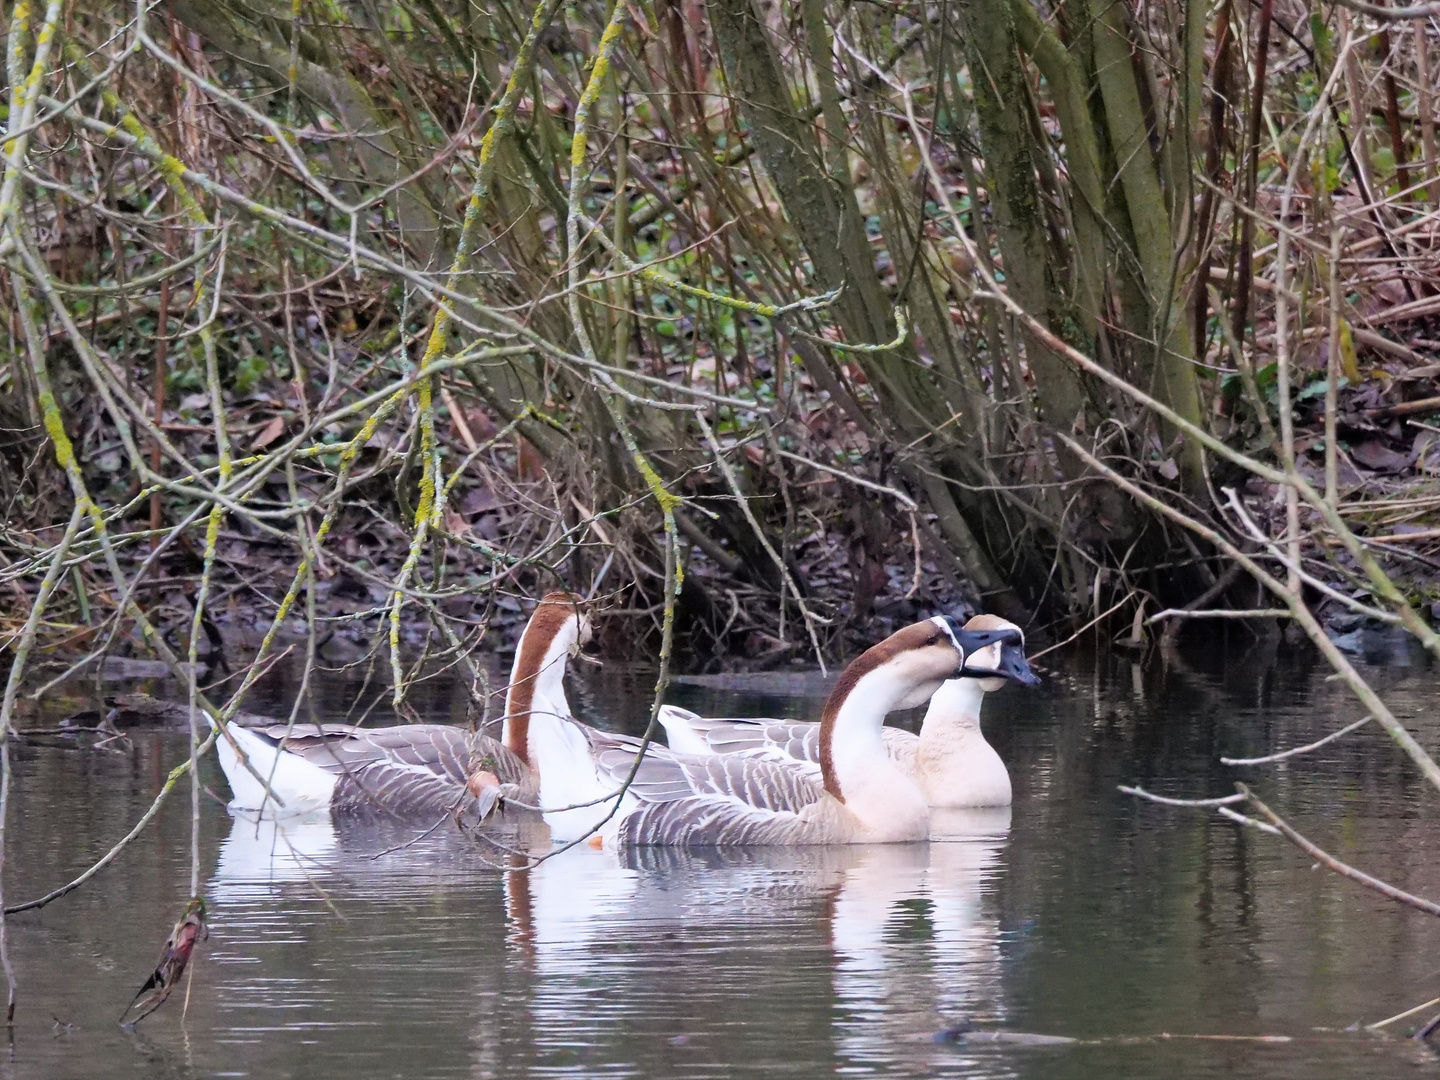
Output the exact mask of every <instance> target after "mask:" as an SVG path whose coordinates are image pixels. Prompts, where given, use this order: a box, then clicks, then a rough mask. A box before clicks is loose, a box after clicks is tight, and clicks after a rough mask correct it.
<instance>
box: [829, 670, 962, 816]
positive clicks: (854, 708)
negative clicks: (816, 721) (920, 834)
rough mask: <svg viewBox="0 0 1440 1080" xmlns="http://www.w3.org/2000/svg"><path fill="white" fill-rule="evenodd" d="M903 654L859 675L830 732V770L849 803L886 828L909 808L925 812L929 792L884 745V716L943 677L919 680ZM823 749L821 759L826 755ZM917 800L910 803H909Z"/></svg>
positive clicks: (930, 689)
mask: <svg viewBox="0 0 1440 1080" xmlns="http://www.w3.org/2000/svg"><path fill="white" fill-rule="evenodd" d="M906 660H907V658H906V657H905V656H904V655H901V656H897V657H896V658H894V659H893V660H890V661H889V662H887V663H885V664H882V665H881V666H880V667H878V668H876V669H875V670H874V671H871V672H868V673H867V674H865V675H863V676H862V677H861V678H860V679H859V681H857V682H856V683H855V685H854V687H853V688H852V689H851V691H850V693H849V694H847V695H846V697H845V700H844V701H843V702H842V703H841V704H840V707H839V709H837V710H836V712H835V717H834V723H833V725H832V727H831V730H830V731H829V732H823V731H822V734H821V738H822V739H823V738H824V737H825V735H826V734H828V735H829V737H830V746H829V751H830V752H829V765H830V770H831V774H832V775H831V776H829V777H827V781H831V780H833V783H829V782H827V784H826V787H827V788H830V789H831V790H832V792H833V791H834V790H835V789H836V788H837V787H838V789H839V791H840V793H841V796H842V798H843V799H844V802H845V807H846V809H848V810H849V811H850V812H851V813H852V814H854V815H855V816H856V817H857V818H859V819H860V820H861V821H862V822H863V823H864V824H865V825H867V826H869V827H871V828H875V829H881V830H884V829H885V828H886V827H887V826H888V825H889V824H891V823H893V822H894V821H896V820H897V819H899V818H903V817H905V816H906V815H908V814H914V813H917V812H918V813H920V814H922V815H924V814H925V813H926V812H927V811H926V809H925V797H924V795H923V794H922V793H921V792H920V790H919V788H917V787H916V786H915V784H914V782H913V781H912V780H911V779H910V778H909V777H908V776H906V775H905V774H904V773H903V772H901V771H900V769H899V768H898V767H896V765H895V764H894V762H893V761H892V760H891V758H890V755H889V754H888V753H886V751H885V744H884V739H883V736H882V734H881V729H882V728H883V727H884V723H885V716H886V714H887V713H890V712H892V711H893V710H895V709H896V708H899V707H901V706H903V705H905V704H907V703H908V702H909V701H910V700H913V699H914V698H916V697H917V696H920V695H925V694H928V693H930V692H933V691H934V690H935V688H936V687H937V685H938V683H939V680H938V679H935V680H924V679H923V677H921V678H920V679H919V681H918V683H917V678H916V673H915V672H914V671H912V670H910V669H911V667H912V665H911V664H909V663H907V662H906ZM824 756H825V755H824V753H823V750H822V761H823V760H824ZM912 803H913V804H914V805H911V804H912Z"/></svg>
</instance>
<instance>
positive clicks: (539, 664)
mask: <svg viewBox="0 0 1440 1080" xmlns="http://www.w3.org/2000/svg"><path fill="white" fill-rule="evenodd" d="M588 637H589V621H588V619H587V618H586V617H585V616H584V614H583V612H582V611H581V609H580V601H579V599H578V598H577V597H575V596H573V595H571V594H569V593H562V592H553V593H548V594H546V595H545V596H544V597H542V598H541V600H540V603H539V604H538V605H536V608H535V610H534V612H532V613H531V616H530V620H529V622H528V623H526V626H525V630H524V632H523V633H522V634H521V636H520V643H519V645H518V647H517V648H516V650H515V663H514V666H513V668H512V669H511V673H510V685H509V687H508V688H507V690H506V697H505V720H504V727H503V729H502V732H501V738H500V739H499V740H497V739H495V738H493V737H491V736H489V735H484V734H480V733H477V732H472V731H469V730H467V729H465V728H462V727H455V726H453V725H449V724H402V725H400V726H397V727H387V728H364V727H357V726H355V725H353V724H293V725H291V724H270V725H268V726H265V727H256V728H243V727H240V726H239V725H237V724H229V725H227V727H226V731H227V733H228V735H229V738H221V739H219V740H218V741H217V743H216V749H217V752H218V754H219V757H220V766H221V768H222V769H223V770H224V771H225V778H226V779H227V780H228V781H229V782H230V790H231V792H232V794H233V795H234V799H233V801H232V802H231V804H230V807H231V809H232V811H237V812H238V811H242V810H248V811H263V812H264V813H265V814H267V815H272V814H273V815H282V816H291V815H300V814H309V813H315V812H316V811H321V810H327V809H328V810H329V811H330V812H331V813H332V814H336V815H339V816H342V817H357V816H358V817H380V818H399V819H404V820H414V819H422V818H423V819H427V820H433V819H435V818H436V817H437V816H438V815H440V814H442V813H445V812H446V811H450V810H455V809H459V808H465V809H467V810H473V811H474V812H475V813H476V815H477V816H478V817H479V818H480V819H482V820H483V819H484V818H485V817H486V816H488V814H489V812H490V811H491V810H492V809H493V808H494V807H495V806H496V805H497V804H498V803H499V801H500V800H501V799H510V800H514V801H518V802H521V803H534V802H535V800H536V799H537V798H538V797H540V795H541V790H542V785H541V782H540V777H539V775H538V774H537V773H536V771H535V769H534V768H533V767H532V765H531V762H532V761H533V760H534V758H533V754H532V750H531V741H532V740H533V739H534V738H535V737H536V734H535V732H536V730H537V729H541V728H545V729H548V728H550V727H554V726H555V725H556V724H558V723H560V722H561V718H563V717H568V716H569V715H570V706H569V704H568V703H567V702H566V699H565V686H564V679H565V667H566V661H567V660H568V658H569V657H570V656H571V655H573V654H574V653H576V652H578V650H579V648H580V646H581V645H583V644H584V643H585V641H586V640H588ZM232 739H233V742H232V741H231V740H232ZM241 753H243V754H244V756H245V758H246V761H242V760H241V757H240V755H241ZM267 788H268V792H267ZM471 800H473V802H472V801H471Z"/></svg>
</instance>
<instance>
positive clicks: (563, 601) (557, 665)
mask: <svg viewBox="0 0 1440 1080" xmlns="http://www.w3.org/2000/svg"><path fill="white" fill-rule="evenodd" d="M589 640H590V619H589V616H588V615H587V614H586V613H585V611H584V605H583V602H582V601H581V599H580V598H579V597H578V596H576V595H574V594H573V593H567V592H552V593H546V594H545V595H544V596H542V597H541V598H540V603H538V604H537V605H535V610H534V611H533V612H531V613H530V621H529V622H527V623H526V624H525V631H524V633H522V634H521V635H520V644H519V645H518V646H517V647H516V649H515V665H514V667H512V668H511V669H510V686H509V688H508V689H507V690H506V692H505V729H504V734H503V740H504V743H505V746H506V747H507V748H508V749H510V750H512V751H514V753H515V754H516V756H518V757H519V758H520V760H521V761H523V762H525V764H527V765H530V766H532V767H533V765H534V762H532V761H531V760H530V720H531V716H532V714H533V715H534V716H535V717H537V718H544V717H553V716H555V715H556V714H559V715H560V716H567V717H568V716H569V715H570V705H569V703H568V702H567V701H566V700H565V665H566V662H567V661H568V660H569V659H570V658H571V657H573V656H577V655H578V654H579V652H580V649H581V648H582V647H583V646H584V645H585V644H586V643H587V642H588V641H589Z"/></svg>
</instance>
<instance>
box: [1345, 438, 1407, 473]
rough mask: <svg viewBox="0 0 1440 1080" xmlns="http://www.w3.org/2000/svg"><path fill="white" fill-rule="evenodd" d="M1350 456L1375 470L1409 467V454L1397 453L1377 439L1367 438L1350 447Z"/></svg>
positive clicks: (1386, 471) (1397, 470)
mask: <svg viewBox="0 0 1440 1080" xmlns="http://www.w3.org/2000/svg"><path fill="white" fill-rule="evenodd" d="M1350 456H1351V457H1352V458H1354V459H1355V460H1356V461H1358V462H1359V463H1360V464H1361V465H1364V466H1365V467H1366V468H1367V469H1373V470H1374V471H1375V472H1384V473H1396V472H1400V471H1401V470H1402V469H1408V468H1409V467H1410V455H1409V454H1397V453H1396V452H1395V451H1394V450H1391V449H1390V448H1389V447H1388V446H1386V445H1385V444H1384V443H1382V442H1380V441H1379V440H1377V439H1369V440H1367V441H1366V442H1363V443H1361V444H1360V445H1359V446H1356V447H1353V448H1351V450H1350Z"/></svg>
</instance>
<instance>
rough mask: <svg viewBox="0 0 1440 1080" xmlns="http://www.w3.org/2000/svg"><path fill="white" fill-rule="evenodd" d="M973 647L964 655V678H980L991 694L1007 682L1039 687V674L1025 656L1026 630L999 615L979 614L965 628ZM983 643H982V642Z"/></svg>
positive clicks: (982, 688)
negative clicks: (1033, 669)
mask: <svg viewBox="0 0 1440 1080" xmlns="http://www.w3.org/2000/svg"><path fill="white" fill-rule="evenodd" d="M963 632H964V633H966V634H968V635H970V636H969V638H968V639H967V640H969V641H970V642H971V643H972V647H971V648H970V649H969V650H967V652H966V654H965V665H964V667H962V668H961V669H960V675H961V676H962V677H968V678H973V679H977V680H978V681H979V683H980V689H981V690H984V691H985V692H987V693H989V692H991V691H994V690H999V689H1000V688H1001V687H1002V686H1004V685H1005V684H1006V683H1007V682H1018V683H1020V684H1021V685H1022V686H1036V685H1038V684H1039V682H1040V676H1038V675H1036V674H1035V672H1034V671H1032V670H1031V668H1030V664H1029V662H1028V661H1027V660H1026V659H1025V632H1024V631H1023V630H1021V629H1020V627H1018V626H1016V625H1015V624H1014V623H1012V622H1010V621H1008V620H1006V619H1002V618H1000V616H998V615H976V616H975V617H974V618H972V619H971V620H970V621H969V622H967V623H966V624H965V626H964V628H963ZM982 642H983V643H982Z"/></svg>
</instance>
